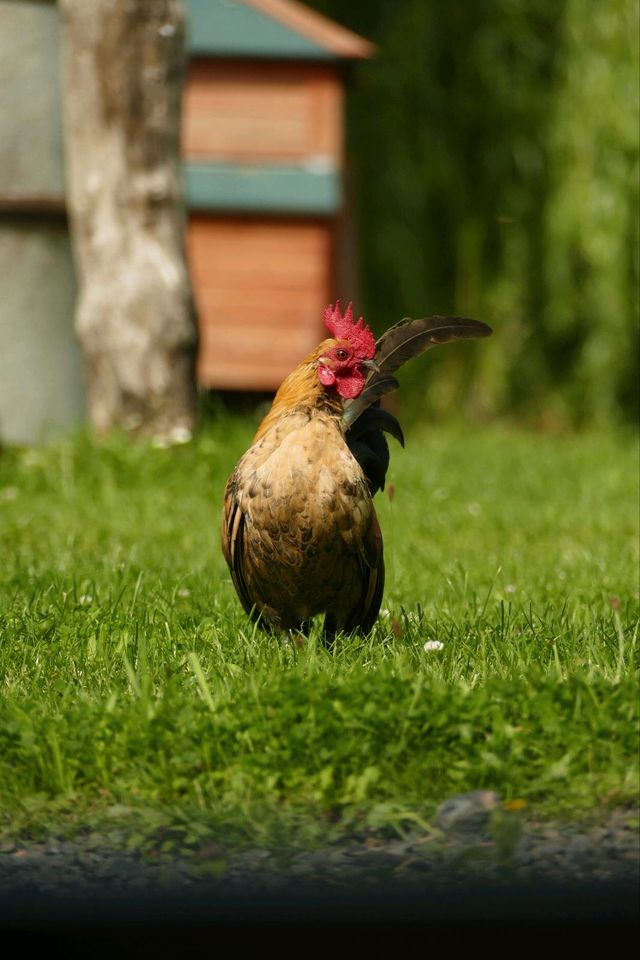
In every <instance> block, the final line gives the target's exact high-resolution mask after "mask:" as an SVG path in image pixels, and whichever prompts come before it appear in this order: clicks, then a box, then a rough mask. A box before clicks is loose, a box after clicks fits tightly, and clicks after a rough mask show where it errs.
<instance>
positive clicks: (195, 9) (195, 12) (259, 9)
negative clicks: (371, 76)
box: [186, 0, 375, 60]
mask: <svg viewBox="0 0 640 960" xmlns="http://www.w3.org/2000/svg"><path fill="white" fill-rule="evenodd" d="M186 7H187V37H188V40H187V42H188V49H189V53H190V54H191V55H192V56H220V57H234V56H235V57H265V58H278V59H295V60H359V59H364V58H366V57H370V56H372V55H373V53H374V52H375V47H374V45H373V44H372V43H369V41H368V40H365V39H364V38H363V37H360V36H358V34H356V33H352V32H351V30H347V29H346V28H345V27H341V26H340V25H339V24H337V23H334V21H333V20H329V19H328V18H327V17H324V16H322V15H321V14H319V13H316V11H315V10H310V9H309V7H305V6H304V5H303V4H301V3H298V2H297V0H186Z"/></svg>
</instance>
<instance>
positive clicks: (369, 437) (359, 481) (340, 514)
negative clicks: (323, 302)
mask: <svg viewBox="0 0 640 960" xmlns="http://www.w3.org/2000/svg"><path fill="white" fill-rule="evenodd" d="M324 322H325V325H326V326H327V328H328V330H329V332H330V334H331V337H330V338H329V339H328V340H324V341H323V342H322V343H321V344H320V346H319V347H317V348H316V349H315V350H314V351H313V353H311V354H310V355H309V356H308V357H307V358H306V359H305V360H303V361H302V363H301V364H300V365H299V366H298V367H296V369H295V370H294V371H293V372H292V373H291V374H289V376H288V377H287V378H286V380H285V381H284V382H283V383H282V385H281V386H280V388H279V390H278V392H277V393H276V395H275V398H274V401H273V404H272V406H271V409H270V410H269V412H268V413H267V415H266V417H265V418H264V420H263V421H262V423H261V424H260V427H259V429H258V432H257V433H256V435H255V437H254V440H253V443H252V445H251V446H250V447H249V449H248V450H247V452H246V453H245V454H244V456H243V457H242V458H241V459H240V461H239V462H238V464H237V466H236V468H235V470H234V471H233V473H232V474H231V476H230V477H229V480H228V481H227V486H226V489H225V500H224V515H223V525H222V550H223V553H224V556H225V559H226V561H227V564H228V565H229V569H230V571H231V578H232V580H233V584H234V586H235V588H236V591H237V593H238V596H239V597H240V601H241V603H242V606H243V607H244V609H245V611H246V612H247V613H248V614H249V615H250V616H251V617H252V619H254V620H257V621H258V623H259V624H260V625H261V626H262V627H264V628H265V629H268V630H269V629H270V630H275V631H277V632H280V631H295V632H300V633H307V632H308V630H309V626H310V621H311V619H312V618H313V617H315V616H317V615H319V614H324V615H325V619H324V636H325V641H326V642H328V643H331V642H333V639H334V637H335V635H336V633H337V632H339V631H347V632H348V631H352V630H356V629H357V630H360V631H363V632H365V633H367V632H368V631H369V630H370V629H371V627H372V626H373V624H374V622H375V620H376V617H377V616H378V611H379V610H380V603H381V601H382V591H383V588H384V559H383V548H382V535H381V533H380V527H379V525H378V520H377V517H376V513H375V510H374V507H373V500H372V498H373V495H374V494H375V493H376V491H377V490H382V489H383V488H384V483H385V475H386V471H387V466H388V463H389V449H388V447H387V442H386V439H385V437H384V433H383V431H386V432H387V433H390V434H391V435H392V436H394V437H395V438H396V439H397V440H398V441H399V442H400V443H401V444H403V445H404V438H403V435H402V430H401V428H400V424H399V423H398V421H397V420H396V418H395V417H394V416H393V415H392V414H390V413H389V412H387V411H385V410H382V409H381V408H380V405H379V402H380V398H381V397H382V396H384V394H386V393H388V392H390V391H392V390H395V389H396V388H397V387H398V381H397V380H396V379H395V378H394V377H393V376H392V374H393V373H394V371H395V370H397V369H398V367H400V366H401V365H402V364H404V363H405V362H406V361H407V360H408V359H410V358H411V357H413V356H417V355H418V354H420V353H422V352H423V351H424V350H427V349H428V348H429V347H432V346H434V345H435V344H438V343H447V342H448V341H450V340H465V339H472V338H475V337H486V336H488V335H489V334H490V333H491V328H490V327H488V326H486V324H484V323H479V322H478V321H476V320H465V319H462V318H460V317H428V318H426V319H422V320H411V319H406V320H401V321H400V322H399V323H397V324H395V326H393V327H391V328H390V329H389V330H387V332H386V333H384V334H383V335H382V336H381V337H380V339H379V340H378V341H377V343H376V341H375V340H374V338H373V335H372V333H371V331H370V330H369V327H367V326H365V325H364V323H363V319H362V317H361V318H360V319H359V320H358V322H357V323H354V321H353V308H352V305H351V304H349V306H348V307H347V310H346V312H345V314H344V316H343V315H342V313H341V310H340V304H339V303H337V304H336V306H335V307H334V306H332V305H330V306H329V307H327V309H326V310H325V313H324Z"/></svg>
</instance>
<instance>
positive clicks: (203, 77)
mask: <svg viewBox="0 0 640 960" xmlns="http://www.w3.org/2000/svg"><path fill="white" fill-rule="evenodd" d="M182 151H183V154H184V156H185V158H186V159H192V160H203V159H209V160H215V161H222V162H227V163H239V164H249V165H254V164H272V163H274V162H276V163H288V164H295V165H301V164H302V165H305V164H307V163H312V164H314V163H315V164H324V165H325V166H326V168H327V169H329V168H332V169H339V168H340V167H341V165H342V84H341V80H340V77H339V74H338V73H337V70H336V67H331V66H322V65H318V66H316V65H310V64H296V63H237V62H234V63H225V62H223V61H213V60H195V61H193V62H192V63H191V65H190V67H189V71H188V76H187V84H186V88H185V95H184V102H183V128H182Z"/></svg>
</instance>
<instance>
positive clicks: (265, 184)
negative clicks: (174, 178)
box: [185, 163, 342, 215]
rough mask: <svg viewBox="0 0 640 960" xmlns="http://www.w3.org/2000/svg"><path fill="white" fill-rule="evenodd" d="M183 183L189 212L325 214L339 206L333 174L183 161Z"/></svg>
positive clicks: (335, 180)
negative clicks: (184, 162) (184, 181)
mask: <svg viewBox="0 0 640 960" xmlns="http://www.w3.org/2000/svg"><path fill="white" fill-rule="evenodd" d="M185 180H186V193H187V205H188V207H189V209H190V210H211V211H217V212H218V211H220V212H221V211H224V212H238V213H239V212H242V213H247V212H254V213H308V214H324V215H327V214H334V213H337V211H338V210H339V209H340V206H341V203H342V191H341V186H340V178H339V176H338V174H337V173H336V172H335V170H329V171H320V172H318V173H316V172H313V171H310V170H304V169H301V168H299V167H238V166H233V167H232V166H227V165H225V164H212V163H206V164H205V163H187V164H186V165H185Z"/></svg>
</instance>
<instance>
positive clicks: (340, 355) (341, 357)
mask: <svg viewBox="0 0 640 960" xmlns="http://www.w3.org/2000/svg"><path fill="white" fill-rule="evenodd" d="M348 356H349V354H348V353H347V351H346V350H343V349H342V347H340V348H339V349H338V350H336V357H337V358H338V360H346V359H347V357H348Z"/></svg>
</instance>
